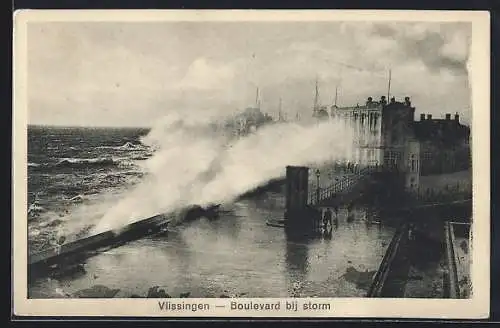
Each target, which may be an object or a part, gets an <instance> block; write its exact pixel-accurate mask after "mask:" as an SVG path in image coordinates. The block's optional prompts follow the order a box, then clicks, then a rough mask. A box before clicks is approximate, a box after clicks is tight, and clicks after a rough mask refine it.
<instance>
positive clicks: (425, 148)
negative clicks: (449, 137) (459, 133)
mask: <svg viewBox="0 0 500 328" xmlns="http://www.w3.org/2000/svg"><path fill="white" fill-rule="evenodd" d="M470 158H471V153H470V147H469V146H468V145H466V144H458V145H454V146H444V145H441V144H438V143H434V142H431V141H426V142H422V151H421V162H422V165H421V166H422V168H421V174H422V175H432V174H442V173H452V172H458V171H462V170H467V169H468V168H470Z"/></svg>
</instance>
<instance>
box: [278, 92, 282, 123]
mask: <svg viewBox="0 0 500 328" xmlns="http://www.w3.org/2000/svg"><path fill="white" fill-rule="evenodd" d="M282 119H283V117H282V116H281V97H280V104H279V107H278V121H281V120H282Z"/></svg>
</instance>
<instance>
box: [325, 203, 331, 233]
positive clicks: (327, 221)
mask: <svg viewBox="0 0 500 328" xmlns="http://www.w3.org/2000/svg"><path fill="white" fill-rule="evenodd" d="M328 224H329V225H330V228H331V227H332V226H333V224H332V211H331V210H330V209H329V208H327V209H326V211H325V214H324V216H323V229H324V230H325V231H327V228H328Z"/></svg>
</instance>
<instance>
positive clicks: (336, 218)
mask: <svg viewBox="0 0 500 328" xmlns="http://www.w3.org/2000/svg"><path fill="white" fill-rule="evenodd" d="M334 211H335V226H336V227H338V226H339V207H338V206H335V208H334Z"/></svg>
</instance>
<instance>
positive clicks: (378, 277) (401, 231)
mask: <svg viewBox="0 0 500 328" xmlns="http://www.w3.org/2000/svg"><path fill="white" fill-rule="evenodd" d="M408 229H409V227H408V225H407V224H403V225H401V226H400V227H399V228H398V229H397V230H396V232H395V233H394V236H393V237H392V239H391V242H390V244H389V246H388V247H387V250H386V251H385V254H384V257H383V258H382V261H381V262H380V266H379V268H378V270H377V272H376V273H375V276H374V277H373V280H372V284H371V285H370V288H369V290H368V293H367V295H366V296H367V297H384V286H385V284H386V282H387V280H388V278H389V274H390V271H391V269H392V265H393V263H394V261H395V259H396V257H397V255H398V252H399V250H400V245H401V242H402V241H403V240H404V239H405V238H407V237H408Z"/></svg>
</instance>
